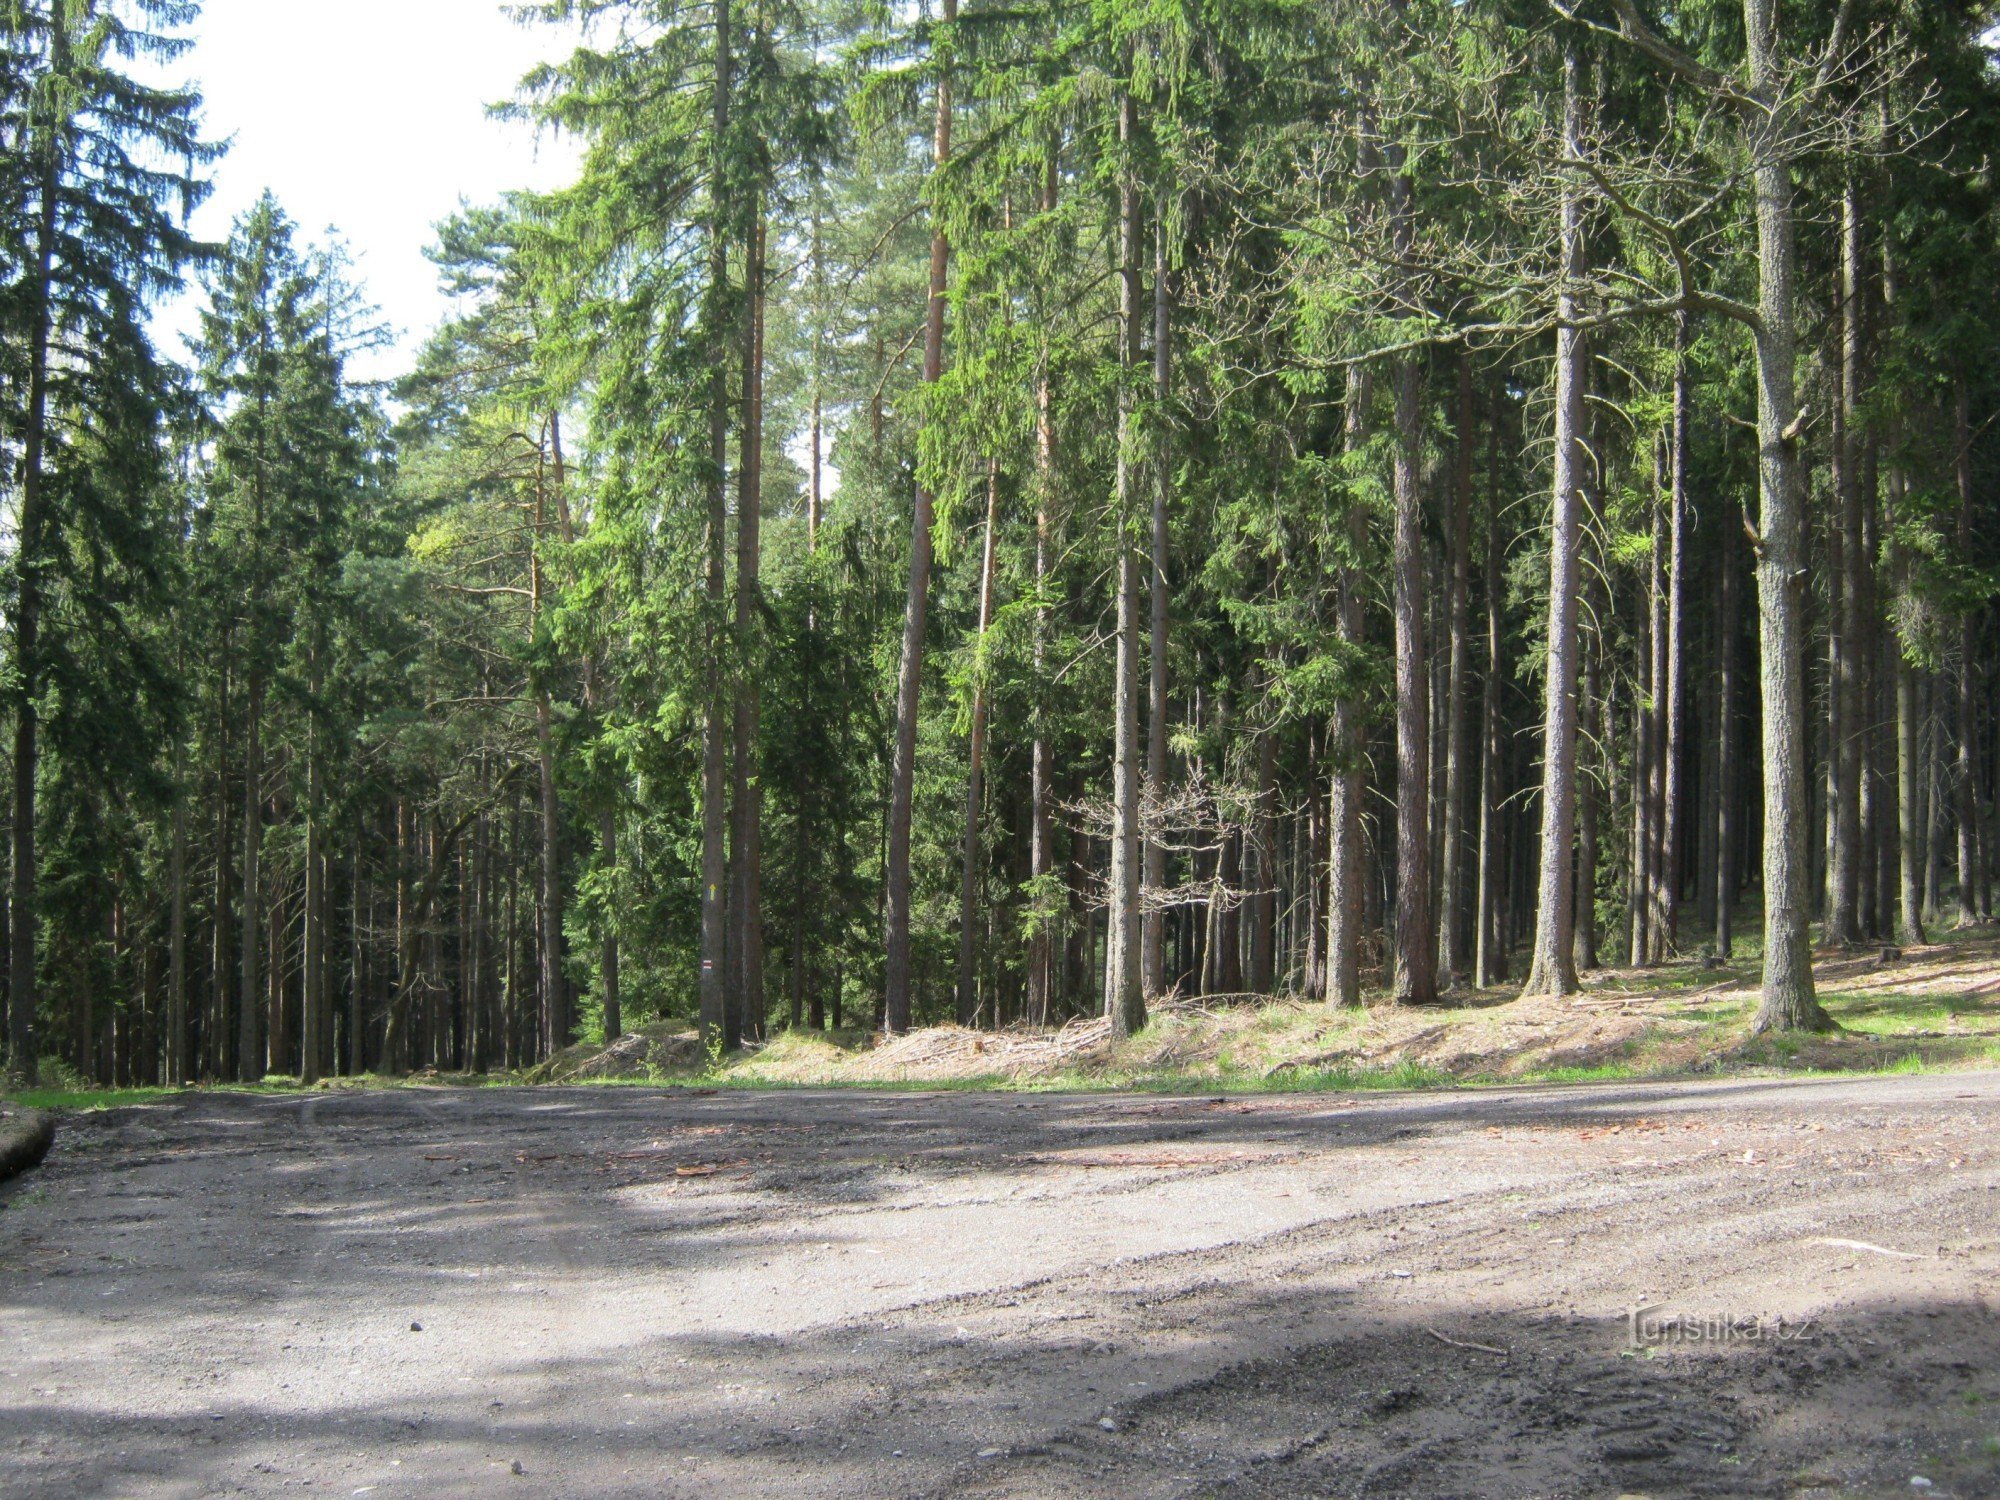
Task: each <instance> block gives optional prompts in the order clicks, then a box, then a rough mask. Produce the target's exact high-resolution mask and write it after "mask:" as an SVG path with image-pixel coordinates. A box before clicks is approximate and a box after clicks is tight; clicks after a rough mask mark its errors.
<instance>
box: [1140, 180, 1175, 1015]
mask: <svg viewBox="0 0 2000 1500" xmlns="http://www.w3.org/2000/svg"><path fill="white" fill-rule="evenodd" d="M1172 384H1173V290H1172V286H1171V283H1170V282H1169V281H1168V271H1167V212H1166V200H1165V199H1164V198H1163V199H1162V200H1161V203H1160V212H1159V221H1158V223H1157V224H1156V225H1155V226H1154V230H1153V406H1154V413H1153V421H1154V447H1153V517H1152V519H1153V525H1152V542H1153V551H1152V560H1151V565H1150V566H1149V567H1148V569H1147V584H1148V588H1149V590H1150V592H1151V596H1152V597H1151V601H1150V602H1151V606H1152V614H1151V620H1150V625H1151V629H1150V631H1149V633H1148V638H1147V660H1146V665H1147V669H1148V674H1149V675H1148V680H1147V704H1146V709H1147V715H1146V795H1147V797H1148V798H1149V799H1150V800H1151V801H1152V802H1153V803H1154V805H1155V806H1157V805H1159V804H1160V803H1161V802H1162V801H1164V800H1165V797H1166V794H1167V610H1168V602H1169V591H1168V580H1167V565H1168V559H1169V556H1170V538H1169V535H1168V528H1167V512H1168V508H1169V506H1170V505H1171V504H1172V502H1173V488H1174V474H1173V462H1172V451H1171V447H1170V442H1169V439H1170V436H1171V432H1172V429H1171V427H1170V425H1169V423H1168V420H1167V399H1168V396H1169V395H1170V393H1171V390H1172ZM1144 883H1145V887H1146V889H1147V890H1149V891H1159V890H1164V889H1165V888H1166V884H1167V851H1166V847H1165V846H1164V845H1163V844H1162V843H1161V842H1160V839H1159V838H1158V837H1157V836H1155V837H1153V838H1149V839H1147V840H1146V848H1145V881H1144ZM1165 938H1166V912H1165V909H1164V908H1162V907H1160V906H1159V905H1158V904H1157V903H1156V902H1154V901H1152V900H1151V899H1149V900H1148V902H1147V909H1146V913H1145V916H1144V918H1143V920H1142V926H1141V929H1140V936H1139V979H1140V988H1141V990H1142V991H1143V992H1144V994H1145V995H1146V996H1147V997H1148V998H1151V997H1152V996H1155V995H1158V994H1160V993H1161V991H1162V990H1163V989H1164V987H1165V986H1164V983H1163V980H1162V968H1163V966H1164V959H1165Z"/></svg>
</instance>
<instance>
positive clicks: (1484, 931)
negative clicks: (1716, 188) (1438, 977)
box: [1472, 394, 1507, 990]
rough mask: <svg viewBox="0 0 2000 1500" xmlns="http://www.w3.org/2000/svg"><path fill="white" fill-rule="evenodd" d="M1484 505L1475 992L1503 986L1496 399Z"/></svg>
mask: <svg viewBox="0 0 2000 1500" xmlns="http://www.w3.org/2000/svg"><path fill="white" fill-rule="evenodd" d="M1486 453H1487V468H1488V476H1487V485H1488V495H1489V498H1488V501H1487V506H1486V675H1485V680H1484V681H1483V682H1482V683H1481V684H1480V726H1481V734H1482V745H1481V750H1480V763H1479V893H1478V902H1477V910H1476V912H1475V913H1474V917H1475V924H1476V925H1475V936H1474V939H1473V957H1472V983H1473V986H1474V988H1476V989H1482V990H1483V989H1490V988H1492V987H1493V986H1494V985H1496V984H1500V983H1502V982H1504V981H1505V979H1506V977H1507V975H1506V969H1507V962H1506V945H1505V943H1504V941H1503V934H1502V932H1501V926H1500V901H1501V885H1502V883H1503V880H1504V875H1503V867H1502V864H1501V857H1500V856H1501V844H1502V842H1503V837H1504V835H1503V830H1502V826H1501V817H1502V813H1501V807H1500V792H1501V779H1502V776H1503V775H1504V773H1505V764H1504V763H1505V759H1506V754H1507V741H1506V734H1505V731H1504V728H1503V726H1502V725H1501V722H1500V671H1501V665H1500V663H1501V656H1500V635H1501V628H1502V626H1503V624H1504V623H1505V622H1504V620H1503V617H1502V607H1503V605H1504V604H1505V602H1506V601H1505V598H1504V596H1503V594H1502V592H1501V590H1502V587H1503V577H1502V572H1501V564H1502V562H1503V561H1504V550H1503V546H1502V542H1501V536H1500V477H1499V467H1500V398H1499V396H1498V395H1497V394H1496V395H1495V398H1494V403H1493V414H1492V421H1491V422H1490V424H1489V425H1488V428H1487V445H1486Z"/></svg>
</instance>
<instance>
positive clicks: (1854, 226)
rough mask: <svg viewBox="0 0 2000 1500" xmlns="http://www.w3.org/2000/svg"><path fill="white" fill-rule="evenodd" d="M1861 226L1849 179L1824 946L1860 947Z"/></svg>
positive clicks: (1863, 612)
mask: <svg viewBox="0 0 2000 1500" xmlns="http://www.w3.org/2000/svg"><path fill="white" fill-rule="evenodd" d="M1863 295H1864V293H1863V278H1862V268H1861V218H1860V208H1859V204H1858V202H1857V200H1856V195H1855V187H1854V180H1853V177H1852V176H1851V175H1850V176H1849V178H1848V180H1847V182H1846V184H1845V186H1844V188H1843V190H1842V192H1841V202H1840V359H1839V362H1838V365H1837V367H1836V368H1837V371H1838V378H1839V382H1840V393H1839V398H1838V400H1837V401H1836V403H1835V406H1834V437H1833V449H1834V490H1835V497H1836V499H1837V501H1838V503H1839V506H1840V514H1839V518H1838V528H1837V530H1836V531H1835V532H1834V536H1833V548H1834V549H1835V559H1834V560H1835V562H1836V564H1837V566H1836V568H1835V570H1834V573H1833V577H1834V580H1835V595H1836V599H1837V607H1836V609H1835V611H1834V615H1835V620H1834V623H1835V625H1836V627H1837V628H1836V629H1835V631H1834V637H1833V645H1832V654H1833V656H1834V661H1835V675H1834V682H1833V685H1832V688H1833V691H1832V693H1831V695H1830V696H1831V698H1832V700H1833V704H1834V709H1833V713H1832V715H1831V721H1832V726H1833V731H1834V742H1833V756H1832V763H1833V767H1834V774H1833V786H1832V788H1831V790H1832V794H1833V799H1834V816H1833V819H1832V823H1833V830H1834V836H1833V844H1832V848H1831V849H1830V851H1829V858H1828V861H1827V870H1828V875H1827V909H1826V939H1827V941H1828V942H1830V943H1854V942H1859V941H1860V939H1861V922H1860V900H1861V874H1860V862H1861V782H1862V777H1863V766H1862V759H1861V748H1862V743H1863V735H1864V732H1865V731H1864V729H1863V726H1864V724H1865V723H1866V715H1865V714H1864V712H1863V704H1864V701H1865V700H1864V696H1863V695H1864V693H1865V673H1866V657H1865V656H1864V654H1863V642H1864V641H1865V639H1866V637H1867V634H1868V625H1867V609H1868V601H1867V596H1866V587H1867V580H1866V569H1867V566H1868V551H1867V546H1866V542H1865V539H1864V535H1863V524H1862V518H1863V515H1864V505H1865V502H1864V498H1863V494H1862V487H1861V476H1860V472H1859V471H1860V464H1859V463H1858V462H1857V461H1856V460H1857V458H1858V454H1857V452H1856V449H1857V448H1858V447H1859V445H1860V420H1859V413H1860V400H1861V384H1862V378H1863V376H1862V369H1861V357H1862V337H1863V335H1862V311H1863V307H1862V298H1863Z"/></svg>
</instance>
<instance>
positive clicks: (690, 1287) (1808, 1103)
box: [0, 1074, 2000, 1500]
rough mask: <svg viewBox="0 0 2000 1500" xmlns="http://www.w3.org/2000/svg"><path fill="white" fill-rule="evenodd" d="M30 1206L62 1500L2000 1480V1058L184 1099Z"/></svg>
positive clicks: (14, 1263)
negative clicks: (1668, 1075) (1199, 1092)
mask: <svg viewBox="0 0 2000 1500" xmlns="http://www.w3.org/2000/svg"><path fill="white" fill-rule="evenodd" d="M0 1203H4V1205H5V1206H4V1210H0V1493H4V1494H5V1495H7V1496H10V1497H16V1500H26V1497H30V1496H35V1497H44V1496H45V1497H65V1500H76V1497H95V1496H147V1497H151V1496H207V1495H299V1494H308V1493H309V1494H319V1495H342V1496H346V1495H353V1496H361V1495H371V1496H379V1497H383V1500H390V1497H394V1496H415V1495H423V1496H440V1495H445V1496H456V1495H478V1496H502V1497H505V1496H509V1495H517V1496H522V1497H529V1496H535V1497H540V1496H649V1497H652V1496H764V1495H785V1496H843V1497H847V1496H876V1495H880V1496H1003V1495H1005V1496H1085V1495H1088V1496H1120V1497H1122V1496H1199V1495H1229V1496H1308V1495H1312V1496H1318V1495H1326V1496H1346V1495H1357V1496H1359V1495H1368V1496H1392V1497H1403V1496H1411V1497H1415V1496H1446V1495H1452V1496H1461V1495H1477V1496H1488V1495H1492V1496H1607V1497H1609V1496H1620V1495H1626V1496H1632V1495H1643V1496H1652V1497H1665V1496H1670V1495H1727V1496H1745V1495H1749V1496H1755V1495H1798V1494H1810V1495H1817V1496H1831V1495H1841V1494H1858V1495H1873V1494H1884V1495H1886V1494H1900V1495H1909V1494H1914V1493H1927V1494H1930V1495H1934V1496H1946V1495H1956V1496H1995V1495H2000V1075H1995V1074H1956V1075H1950V1074H1945V1075H1929V1076H1909V1077H1888V1078H1874V1079H1868V1080H1856V1081H1844V1082H1797V1083H1789V1082H1734V1083H1720V1084H1712V1085H1699V1086H1693V1087H1690V1086H1685V1085H1683V1086H1676V1087H1665V1086H1632V1087H1627V1086H1598V1087H1591V1088H1573V1089H1534V1090H1505V1091H1490V1092H1461V1093H1442V1094H1424V1095H1363V1096H1353V1095H1348V1096H1334V1095H1321V1096H1306V1097H1284V1098H1279V1097H1251V1098H1232V1099H1205V1098H1166V1097H1133V1096H1118V1097H1110V1096H1079V1095H1034V1096H1022V1095H1004V1094H955V1093H948V1094H868V1093H859V1092H828V1093H767V1094H755V1093H743V1092H733V1091H726V1092H722V1093H709V1094H704V1093H700V1092H690V1091H675V1090H650V1089H587V1088H572V1089H542V1090H534V1089H488V1090H444V1089H405V1090H385V1091H371V1092H350V1093H323V1094H318V1095H311V1096H299V1097H289V1098H286V1097H271V1096H263V1097H247V1096H242V1095H234V1096H232V1095H222V1094H218V1095H200V1096H197V1095H188V1096H183V1097H181V1098H179V1099H177V1100H175V1101H172V1102H168V1103H163V1104H159V1105H152V1106H145V1107H139V1108H131V1109H124V1110H117V1111H112V1112H108V1113H105V1114H101V1115H95V1116H84V1117H79V1118H76V1119H73V1120H72V1121H71V1122H69V1123H68V1125H67V1126H66V1129H65V1132H64V1134H63V1136H62V1137H61V1139H60V1140H59V1142H58V1144H57V1146H56V1149H55V1151H54V1153H53V1154H52V1155H51V1157H50V1159H49V1161H48V1163H47V1164H46V1165H45V1166H44V1167H43V1168H42V1170H41V1171H40V1172H38V1173H36V1174H32V1175H31V1176H29V1177H27V1178H24V1179H22V1180H20V1181H18V1182H15V1183H13V1184H10V1185H9V1186H7V1187H5V1188H4V1189H0ZM1645 1304H1656V1305H1657V1306H1655V1307H1654V1309H1653V1310H1652V1311H1651V1312H1648V1313H1646V1314H1645V1315H1643V1316H1642V1318H1641V1319H1640V1320H1639V1322H1638V1327H1637V1329H1636V1333H1637V1336H1638V1337H1637V1345H1636V1346H1635V1340H1634V1334H1635V1328H1634V1322H1633V1319H1632V1318H1631V1317H1630V1316H1629V1313H1630V1310H1631V1309H1632V1308H1634V1307H1635V1306H1640V1305H1645ZM1675 1315H1679V1316H1680V1317H1681V1319H1682V1322H1681V1324H1680V1326H1679V1327H1678V1329H1677V1328H1676V1326H1675V1325H1674V1323H1673V1318H1674V1317H1675ZM1724 1325H1733V1326H1729V1327H1725V1326H1724ZM1696 1333H1700V1334H1703V1335H1705V1336H1704V1337H1702V1338H1700V1339H1696V1338H1695V1337H1694V1335H1695V1334H1696ZM1724 1334H1726V1336H1723V1337H1718V1336H1716V1335H1724ZM1917 1479H1923V1480H1928V1481H1929V1484H1928V1486H1924V1485H1914V1484H1913V1481H1914V1480H1917Z"/></svg>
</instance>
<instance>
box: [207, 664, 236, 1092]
mask: <svg viewBox="0 0 2000 1500" xmlns="http://www.w3.org/2000/svg"><path fill="white" fill-rule="evenodd" d="M232 636H233V632H232V631H231V629H230V628H229V626H228V625H226V624H225V625H224V626H223V628H222V653H221V659H220V661H219V662H218V663H217V666H216V694H215V696H216V718H215V913H214V916H213V918H212V920H211V924H210V929H209V937H210V939H211V943H212V948H211V952H210V955H209V975H208V977H209V1002H208V1004H209V1016H208V1021H207V1024H206V1025H204V1026H203V1028H202V1051H203V1054H204V1056H205V1058H206V1061H205V1064H204V1071H205V1073H206V1075H207V1076H208V1077H210V1078H233V1077H235V1076H236V1069H235V1066H234V1060H233V1059H232V1058H231V1057H230V1045H229V1039H230V1026H229V1016H230V1006H229V991H230V979H231V977H232V976H233V974H234V973H235V967H236V966H235V965H234V964H233V963H231V962H230V952H229V909H230V905H231V890H232V887H233V886H234V885H235V881H234V880H233V879H232V878H231V877H232V875H233V873H234V872H233V870H232V868H231V860H232V857H233V856H232V854H231V850H232V849H234V847H235V843H236V841H235V838H234V835H233V832H232V830H231V828H230V824H229V725H230V722H231V719H230V713H229V679H230V675H231V674H230V666H231V661H232V652H231V650H230V643H231V639H232Z"/></svg>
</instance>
